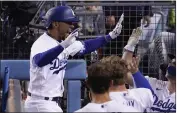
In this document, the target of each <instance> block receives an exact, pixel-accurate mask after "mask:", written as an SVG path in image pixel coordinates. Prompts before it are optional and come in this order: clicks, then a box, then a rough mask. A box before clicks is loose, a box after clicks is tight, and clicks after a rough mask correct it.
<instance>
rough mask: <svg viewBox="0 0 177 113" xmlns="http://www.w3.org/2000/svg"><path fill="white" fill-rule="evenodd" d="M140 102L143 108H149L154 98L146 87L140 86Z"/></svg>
mask: <svg viewBox="0 0 177 113" xmlns="http://www.w3.org/2000/svg"><path fill="white" fill-rule="evenodd" d="M141 92H143V93H141V94H142V99H141V100H142V103H143V104H144V106H145V108H146V109H147V108H150V107H151V106H152V105H153V102H154V98H153V95H152V92H151V90H149V89H147V88H142V91H141Z"/></svg>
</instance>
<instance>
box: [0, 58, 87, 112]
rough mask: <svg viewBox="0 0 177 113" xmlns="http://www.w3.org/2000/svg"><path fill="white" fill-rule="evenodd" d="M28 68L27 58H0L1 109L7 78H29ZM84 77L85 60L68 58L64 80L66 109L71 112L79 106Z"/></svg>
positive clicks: (6, 94) (3, 105) (6, 95)
mask: <svg viewBox="0 0 177 113" xmlns="http://www.w3.org/2000/svg"><path fill="white" fill-rule="evenodd" d="M6 67H8V68H9V70H10V71H8V68H6ZM29 69H30V63H29V60H1V67H0V70H1V73H0V74H1V76H0V77H1V78H3V99H2V108H3V109H2V110H5V109H6V103H7V98H8V82H9V78H11V79H18V80H29V79H30V76H29ZM4 73H5V74H4ZM85 78H86V62H85V61H84V60H68V64H67V67H66V74H65V80H68V94H67V97H68V100H67V102H68V103H67V111H69V112H73V111H75V110H77V109H79V108H80V107H81V89H80V88H81V82H80V80H81V79H85ZM74 80H75V81H74Z"/></svg>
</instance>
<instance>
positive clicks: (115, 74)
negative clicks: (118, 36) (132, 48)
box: [101, 55, 128, 86]
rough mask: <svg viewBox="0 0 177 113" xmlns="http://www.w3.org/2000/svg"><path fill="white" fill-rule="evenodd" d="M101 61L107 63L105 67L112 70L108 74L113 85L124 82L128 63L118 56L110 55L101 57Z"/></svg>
mask: <svg viewBox="0 0 177 113" xmlns="http://www.w3.org/2000/svg"><path fill="white" fill-rule="evenodd" d="M101 62H103V63H106V64H107V66H108V65H109V66H108V67H107V68H110V69H109V70H112V73H111V74H110V75H109V76H110V78H111V79H112V80H113V85H114V86H117V85H124V84H125V77H126V74H127V73H128V65H127V62H126V61H125V60H123V59H121V58H120V57H119V56H116V55H111V56H108V57H104V58H103V59H101Z"/></svg>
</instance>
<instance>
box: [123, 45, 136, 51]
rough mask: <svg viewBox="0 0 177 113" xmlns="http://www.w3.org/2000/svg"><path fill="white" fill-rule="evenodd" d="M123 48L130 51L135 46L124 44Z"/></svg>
mask: <svg viewBox="0 0 177 113" xmlns="http://www.w3.org/2000/svg"><path fill="white" fill-rule="evenodd" d="M124 49H125V50H128V51H131V52H134V50H135V47H134V46H131V45H126V46H125V47H124Z"/></svg>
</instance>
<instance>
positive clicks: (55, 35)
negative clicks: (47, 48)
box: [47, 30, 63, 40]
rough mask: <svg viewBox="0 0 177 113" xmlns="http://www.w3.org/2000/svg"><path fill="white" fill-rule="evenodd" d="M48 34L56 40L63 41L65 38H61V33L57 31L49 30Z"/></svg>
mask: <svg viewBox="0 0 177 113" xmlns="http://www.w3.org/2000/svg"><path fill="white" fill-rule="evenodd" d="M47 34H48V35H49V36H50V37H51V38H53V39H55V40H62V38H63V36H61V35H60V33H59V32H58V31H56V30H48V31H47Z"/></svg>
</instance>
